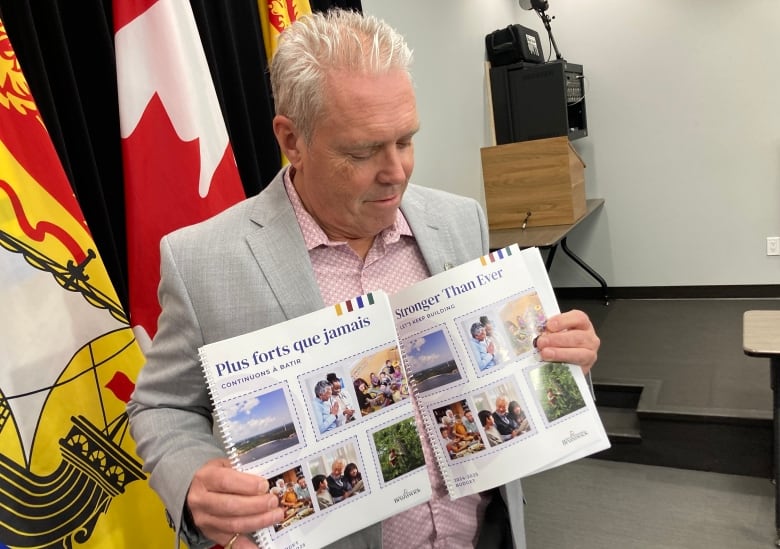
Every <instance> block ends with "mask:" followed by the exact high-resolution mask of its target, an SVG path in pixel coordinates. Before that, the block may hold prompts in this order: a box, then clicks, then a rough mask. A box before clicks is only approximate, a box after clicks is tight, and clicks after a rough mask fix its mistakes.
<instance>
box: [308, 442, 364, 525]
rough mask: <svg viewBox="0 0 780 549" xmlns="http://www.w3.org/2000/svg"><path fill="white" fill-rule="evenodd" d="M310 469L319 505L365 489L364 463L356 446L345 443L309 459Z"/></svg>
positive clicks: (334, 503)
mask: <svg viewBox="0 0 780 549" xmlns="http://www.w3.org/2000/svg"><path fill="white" fill-rule="evenodd" d="M308 466H309V473H310V476H311V479H312V486H313V487H314V492H315V499H316V500H317V507H318V509H320V510H322V509H325V508H326V507H330V506H331V505H338V504H339V503H341V502H343V501H346V500H349V499H351V498H353V497H357V496H359V495H360V494H363V493H365V492H366V490H367V489H368V486H366V484H365V483H364V481H363V474H362V473H361V471H362V470H363V464H362V462H361V461H360V459H359V456H358V454H357V451H356V450H355V446H354V444H352V443H347V444H345V445H344V446H339V447H336V448H332V449H330V450H328V451H326V452H324V453H323V454H321V455H319V456H317V457H316V458H314V459H312V460H310V461H309V464H308Z"/></svg>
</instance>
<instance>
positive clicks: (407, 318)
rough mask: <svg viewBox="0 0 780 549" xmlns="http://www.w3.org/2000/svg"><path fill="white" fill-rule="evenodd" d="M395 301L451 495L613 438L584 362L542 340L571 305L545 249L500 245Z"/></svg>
mask: <svg viewBox="0 0 780 549" xmlns="http://www.w3.org/2000/svg"><path fill="white" fill-rule="evenodd" d="M390 302H391V305H392V309H393V318H394V320H395V322H396V327H397V331H398V337H399V340H400V345H401V349H402V355H403V356H402V360H403V364H404V366H405V369H406V374H407V376H408V378H409V383H410V386H411V387H412V393H413V394H414V397H415V398H416V400H417V404H418V406H419V408H420V412H421V414H422V417H423V421H424V423H425V425H426V429H427V431H428V435H429V437H430V440H431V442H432V445H433V448H434V451H435V454H436V459H437V460H438V465H439V467H440V469H441V471H442V474H443V476H444V480H445V482H446V484H447V487H448V490H449V494H450V497H451V498H453V499H456V498H459V497H462V496H465V495H468V494H473V493H475V492H481V491H484V490H487V489H490V488H493V487H495V486H499V485H501V484H504V483H506V482H509V481H512V480H515V479H518V478H521V477H524V476H527V475H530V474H533V473H538V472H540V471H543V470H545V469H548V468H550V467H554V466H558V465H562V464H564V463H567V462H570V461H573V460H575V459H578V458H581V457H584V456H587V455H591V454H593V453H595V452H598V451H601V450H604V449H606V448H608V447H609V439H608V438H607V434H606V432H605V430H604V427H603V425H602V423H601V419H600V418H599V415H598V412H597V410H596V407H595V404H594V401H593V396H592V393H591V390H590V385H589V383H588V380H587V379H586V377H585V375H584V374H583V373H582V369H581V368H580V367H579V366H573V365H569V364H563V363H550V362H545V361H543V360H542V359H541V357H540V354H539V352H538V351H537V350H536V348H535V346H534V343H535V340H536V338H537V337H538V336H539V335H540V334H541V333H543V332H544V330H545V325H546V322H547V319H548V318H550V317H551V316H553V315H555V314H558V313H559V312H560V311H559V308H558V303H557V301H556V299H555V294H554V293H553V289H552V286H551V284H550V280H549V277H548V274H547V271H546V269H545V266H544V262H543V261H542V257H541V254H540V253H539V250H538V249H537V248H527V249H524V250H522V251H521V250H520V249H519V247H518V246H517V244H514V245H512V246H510V247H507V248H503V249H500V250H496V251H494V252H493V253H491V254H489V255H487V256H484V257H481V258H478V259H475V260H473V261H470V262H468V263H464V264H462V265H459V266H457V267H455V268H452V269H450V270H447V271H444V272H442V273H439V274H437V275H434V276H432V277H429V278H428V279H426V280H423V281H422V282H419V283H417V284H415V285H413V286H410V287H409V288H407V289H405V290H402V291H400V292H398V293H396V294H394V295H392V296H390Z"/></svg>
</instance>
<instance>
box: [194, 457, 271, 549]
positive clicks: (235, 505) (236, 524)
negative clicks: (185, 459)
mask: <svg viewBox="0 0 780 549" xmlns="http://www.w3.org/2000/svg"><path fill="white" fill-rule="evenodd" d="M268 488H269V486H268V481H267V480H266V479H264V478H262V477H258V476H256V475H251V474H248V473H242V472H240V471H237V470H235V469H234V468H233V467H232V466H231V465H230V461H229V460H227V459H215V460H211V461H209V462H208V463H206V465H204V466H203V467H201V468H200V469H199V470H198V471H197V472H196V473H195V477H194V478H193V479H192V484H190V490H189V492H188V493H187V506H188V507H189V509H190V513H192V518H193V521H194V522H195V526H197V527H198V528H199V529H200V531H201V532H203V535H205V536H206V537H207V538H209V539H211V540H213V541H215V542H217V543H220V544H222V545H227V543H228V542H229V540H231V539H232V538H233V536H234V535H235V534H236V533H242V534H250V533H251V532H254V531H255V530H259V529H260V528H265V527H266V526H271V525H272V524H275V523H278V522H281V521H282V520H283V519H284V510H283V509H282V508H281V507H279V499H278V498H277V497H276V496H275V495H273V494H270V493H269V492H268ZM232 547H233V549H250V548H256V547H257V545H256V544H255V543H254V542H253V541H252V540H251V538H250V537H249V536H248V535H242V536H239V538H238V539H236V540H235V541H234V542H233V546H232Z"/></svg>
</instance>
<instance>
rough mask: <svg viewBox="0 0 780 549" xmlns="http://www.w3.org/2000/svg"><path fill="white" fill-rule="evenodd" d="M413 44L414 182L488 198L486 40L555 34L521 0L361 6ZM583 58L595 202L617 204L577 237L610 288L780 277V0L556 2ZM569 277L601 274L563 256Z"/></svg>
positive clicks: (405, 0)
mask: <svg viewBox="0 0 780 549" xmlns="http://www.w3.org/2000/svg"><path fill="white" fill-rule="evenodd" d="M362 3H363V11H364V12H365V13H370V14H374V15H378V16H380V17H383V18H384V19H386V20H387V21H388V22H390V23H391V24H392V25H393V26H395V27H396V28H397V29H398V30H400V31H401V32H402V33H403V34H404V35H405V36H406V38H407V40H408V41H409V44H410V45H411V47H412V48H413V49H414V51H415V65H414V77H415V84H416V87H417V94H418V95H417V97H418V109H419V113H420V118H421V122H422V130H421V132H420V134H419V135H418V137H417V138H416V140H415V150H416V167H415V172H414V175H413V181H414V182H416V183H419V184H422V185H427V186H431V187H438V188H443V189H447V190H450V191H453V192H457V193H460V194H465V195H468V196H472V197H474V198H476V199H478V200H480V201H482V202H483V204H484V191H483V186H482V170H481V163H480V155H479V149H480V147H483V146H486V145H490V144H492V142H491V133H490V119H491V116H492V114H491V113H490V111H489V106H488V97H487V89H486V86H485V66H484V61H485V45H484V37H485V34H487V33H489V32H491V31H493V30H496V29H498V28H503V27H505V26H507V25H509V24H512V23H520V24H522V25H525V26H527V27H531V28H533V29H535V30H537V31H538V32H539V35H540V36H541V38H542V41H543V42H544V43H545V54H548V53H549V52H550V49H551V48H550V47H549V44H547V33H546V31H545V29H544V26H543V24H542V22H541V20H540V19H539V17H537V15H536V14H535V13H534V12H533V11H524V10H522V9H520V7H519V5H518V2H517V0H392V1H389V0H363V2H362ZM547 13H548V15H550V16H551V17H554V19H553V21H552V31H553V35H554V37H555V40H556V43H557V44H558V48H559V50H560V51H561V53H562V54H563V57H564V58H566V59H567V60H568V61H570V62H572V63H578V64H582V65H583V67H584V72H585V77H586V94H587V96H586V105H587V116H588V131H589V135H588V137H585V138H583V139H578V140H576V141H574V142H573V143H574V145H575V148H577V150H578V151H579V152H580V153H581V155H582V156H583V158H584V160H585V162H586V164H587V168H586V172H585V177H586V187H587V196H588V197H589V198H591V197H602V198H605V199H606V205H605V208H604V209H603V210H602V211H601V212H600V213H598V214H596V216H595V217H593V218H592V219H589V220H586V221H585V222H584V223H582V224H581V225H580V227H578V228H577V230H576V231H575V232H574V233H572V235H571V236H570V237H569V244H570V246H571V247H572V249H574V250H575V251H576V252H577V253H578V254H579V255H581V256H582V257H583V258H584V259H585V260H586V261H588V262H589V263H590V264H591V265H593V266H594V267H595V268H596V269H597V270H598V271H599V272H600V273H601V274H602V275H603V276H604V277H605V278H606V279H607V281H608V282H609V284H610V285H612V286H677V285H702V286H706V285H740V284H780V257H767V256H766V255H765V252H766V250H765V238H766V237H767V236H778V235H780V53H779V52H780V46H778V36H780V1H778V0H747V1H746V2H742V3H736V2H733V1H727V0H599V1H598V2H595V1H586V0H550V8H549V10H548V12H547ZM551 276H552V279H553V283H554V284H555V285H556V286H587V285H593V284H594V281H593V280H592V279H590V277H588V275H587V274H585V273H584V272H583V271H581V270H580V269H578V268H577V267H576V266H574V264H573V263H572V262H570V261H569V260H568V258H566V257H565V256H564V255H562V254H561V255H560V256H559V257H558V258H556V260H555V264H554V265H553V270H552V273H551Z"/></svg>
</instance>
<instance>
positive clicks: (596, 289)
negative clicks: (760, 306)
mask: <svg viewBox="0 0 780 549" xmlns="http://www.w3.org/2000/svg"><path fill="white" fill-rule="evenodd" d="M607 293H608V294H609V298H610V299H778V300H780V284H752V285H730V286H610V287H609V289H608V290H607ZM555 295H556V297H557V298H558V299H603V298H604V290H602V288H601V287H600V286H593V287H591V286H588V287H565V288H555Z"/></svg>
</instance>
